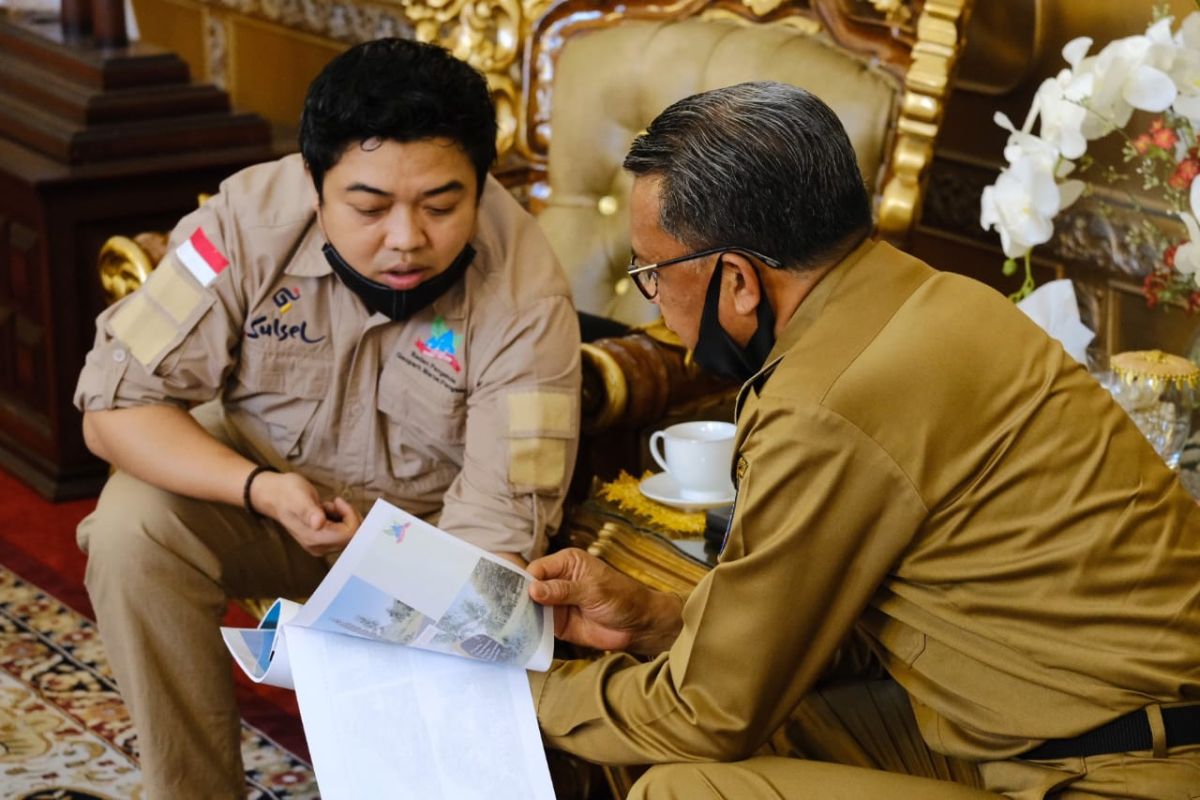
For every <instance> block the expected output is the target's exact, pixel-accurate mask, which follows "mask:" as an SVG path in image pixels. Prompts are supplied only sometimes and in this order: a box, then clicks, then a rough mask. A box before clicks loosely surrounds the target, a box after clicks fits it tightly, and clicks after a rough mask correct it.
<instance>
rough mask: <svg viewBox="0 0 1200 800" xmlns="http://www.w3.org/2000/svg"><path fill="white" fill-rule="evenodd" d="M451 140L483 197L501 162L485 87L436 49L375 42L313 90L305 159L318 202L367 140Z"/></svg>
mask: <svg viewBox="0 0 1200 800" xmlns="http://www.w3.org/2000/svg"><path fill="white" fill-rule="evenodd" d="M436 138H445V139H450V140H452V141H453V142H455V143H457V144H458V145H459V146H460V147H462V149H463V151H464V152H465V153H466V154H467V157H468V158H470V159H471V163H472V164H473V165H474V166H475V174H476V177H477V178H478V191H479V192H480V193H482V192H483V185H484V180H485V178H486V177H487V171H488V169H489V168H490V167H491V166H492V163H493V162H494V161H495V160H496V110H495V107H494V106H493V105H492V98H491V93H490V92H489V91H488V87H487V81H486V80H485V79H484V77H483V76H482V75H481V74H479V72H477V71H476V70H475V69H474V68H472V67H471V66H470V65H468V64H466V63H465V62H463V61H460V60H459V59H457V58H455V57H454V56H452V55H451V54H450V53H449V52H448V51H447V50H445V49H444V48H441V47H438V46H437V45H432V44H425V43H423V42H415V41H412V40H409V39H398V38H389V39H376V40H374V41H370V42H364V43H362V44H359V45H355V46H354V47H351V48H350V49H349V50H347V51H346V52H344V53H342V54H340V55H338V56H337V57H336V58H334V59H333V60H332V61H330V62H329V63H328V64H326V65H325V68H324V69H322V70H321V73H320V74H319V75H317V77H316V78H315V79H314V80H313V82H312V84H310V85H309V87H308V95H307V96H306V97H305V99H304V113H303V114H302V115H301V117H300V153H301V154H302V155H303V156H304V162H305V164H307V165H308V169H309V171H310V173H311V174H312V179H313V183H314V184H315V185H316V189H317V195H318V196H321V194H322V189H323V187H324V183H325V173H326V172H328V171H329V170H330V169H332V168H333V166H334V165H335V164H337V162H338V160H339V159H340V158H341V157H342V154H343V153H345V152H346V148H347V147H349V146H350V145H352V144H358V143H362V142H366V141H368V140H370V139H391V140H394V141H397V142H413V141H418V140H422V139H436Z"/></svg>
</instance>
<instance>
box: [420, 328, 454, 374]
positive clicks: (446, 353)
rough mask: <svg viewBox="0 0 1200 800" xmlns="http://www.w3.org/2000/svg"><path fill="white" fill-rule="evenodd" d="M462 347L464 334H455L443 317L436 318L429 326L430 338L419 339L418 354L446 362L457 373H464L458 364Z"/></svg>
mask: <svg viewBox="0 0 1200 800" xmlns="http://www.w3.org/2000/svg"><path fill="white" fill-rule="evenodd" d="M460 347H462V334H461V333H457V332H455V331H454V330H453V329H452V328H451V327H450V326H449V325H447V324H446V320H445V319H443V318H442V316H441V315H438V316H437V317H434V320H433V323H432V324H431V325H430V326H429V336H427V337H426V338H424V339H417V352H419V353H420V354H421V355H423V356H425V357H426V358H432V359H435V360H437V361H444V362H446V363H447V364H449V365H450V368H451V369H453V370H454V371H455V372H462V365H461V364H459V362H458V349H459V348H460Z"/></svg>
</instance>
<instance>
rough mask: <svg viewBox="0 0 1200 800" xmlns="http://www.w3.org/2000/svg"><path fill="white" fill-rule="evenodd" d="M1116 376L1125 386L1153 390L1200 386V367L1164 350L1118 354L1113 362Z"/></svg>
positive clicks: (1113, 358)
mask: <svg viewBox="0 0 1200 800" xmlns="http://www.w3.org/2000/svg"><path fill="white" fill-rule="evenodd" d="M1110 364H1111V366H1112V370H1113V372H1114V373H1115V374H1116V376H1117V377H1118V378H1120V379H1121V380H1122V381H1124V382H1125V383H1133V382H1134V381H1142V382H1144V383H1148V384H1150V385H1151V386H1163V385H1166V384H1171V385H1173V386H1175V387H1178V388H1183V387H1185V386H1186V387H1188V388H1195V387H1196V384H1197V383H1198V382H1200V367H1197V366H1196V365H1195V364H1193V363H1192V362H1191V361H1188V360H1187V359H1186V358H1184V357H1183V356H1176V355H1171V354H1170V353H1164V352H1163V351H1162V350H1132V351H1129V352H1126V353H1117V354H1116V355H1115V356H1113V357H1112V359H1111V360H1110Z"/></svg>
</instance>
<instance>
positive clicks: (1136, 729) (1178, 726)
mask: <svg viewBox="0 0 1200 800" xmlns="http://www.w3.org/2000/svg"><path fill="white" fill-rule="evenodd" d="M1162 718H1163V727H1164V728H1165V729H1166V734H1167V735H1166V740H1167V747H1168V748H1171V747H1182V746H1183V745H1185V744H1200V705H1190V706H1175V707H1174V708H1164V709H1162ZM1153 749H1154V737H1153V734H1151V732H1150V720H1149V719H1148V718H1147V717H1146V709H1144V708H1139V709H1138V710H1136V711H1130V712H1129V713H1128V714H1125V715H1123V716H1120V717H1117V718H1116V719H1114V720H1112V721H1111V722H1106V723H1104V724H1103V725H1101V726H1100V727H1099V728H1093V729H1092V730H1090V731H1088V732H1087V733H1081V734H1079V735H1078V736H1073V737H1071V738H1070V739H1047V740H1046V741H1045V742H1043V743H1042V744H1039V745H1038V746H1037V747H1035V748H1033V749H1032V750H1030V751H1028V752H1026V753H1022V754H1021V755H1019V756H1017V758H1021V759H1030V760H1041V759H1056V758H1073V757H1083V756H1098V755H1103V754H1105V753H1129V752H1134V751H1137V750H1153Z"/></svg>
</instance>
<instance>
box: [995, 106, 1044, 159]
mask: <svg viewBox="0 0 1200 800" xmlns="http://www.w3.org/2000/svg"><path fill="white" fill-rule="evenodd" d="M1037 107H1038V99H1037V97H1036V96H1035V97H1034V100H1033V107H1032V108H1031V109H1030V112H1029V116H1028V117H1027V118H1026V120H1025V125H1024V126H1023V127H1022V128H1021V129H1020V130H1017V128H1016V127H1015V126H1014V125H1013V124H1012V120H1010V119H1009V118H1008V116H1007V115H1005V114H1004V112H1002V111H997V112H996V113H995V115H993V117H992V119H993V120H994V121H995V123H996V124H997V125H999V126H1000V127H1001V128H1004V129H1005V130H1006V131H1008V141H1007V142H1006V143H1005V145H1004V160H1005V161H1007V162H1008V163H1009V164H1016V163H1017V162H1018V161H1021V160H1022V159H1034V160H1036V161H1038V162H1039V163H1040V164H1042V165H1043V169H1045V170H1048V171H1050V172H1053V171H1054V170H1055V168H1056V167H1057V165H1058V160H1059V151H1058V148H1057V147H1055V146H1054V145H1053V144H1051V143H1050V142H1047V141H1046V140H1045V139H1042V138H1041V137H1040V136H1035V135H1033V134H1032V133H1030V132H1029V130H1030V129H1031V128H1032V127H1033V120H1034V118H1035V117H1036V116H1037Z"/></svg>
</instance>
